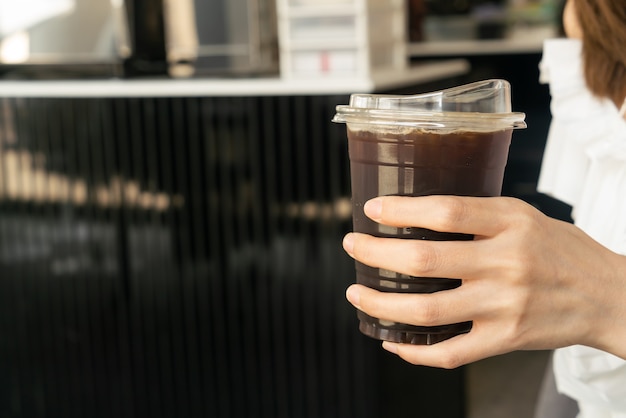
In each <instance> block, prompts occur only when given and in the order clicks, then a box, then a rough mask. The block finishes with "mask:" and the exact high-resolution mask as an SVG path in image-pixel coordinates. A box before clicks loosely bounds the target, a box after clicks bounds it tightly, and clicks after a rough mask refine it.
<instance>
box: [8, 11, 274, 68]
mask: <svg viewBox="0 0 626 418" xmlns="http://www.w3.org/2000/svg"><path fill="white" fill-rule="evenodd" d="M2 1H6V0H0V13H2V17H1V18H0V78H89V77H111V76H114V77H126V78H131V77H154V76H165V77H192V76H214V75H219V76H231V75H235V76H237V75H256V74H268V73H277V72H278V53H277V51H278V47H277V45H278V40H277V24H276V12H275V7H274V1H273V0H24V1H23V2H22V1H20V2H14V1H12V2H9V1H7V3H6V4H11V5H12V6H8V7H7V6H4V7H3V4H4V3H2ZM38 1H40V2H42V3H41V4H39V6H41V5H44V7H46V5H47V6H50V5H51V4H55V3H56V4H57V5H58V7H57V9H56V10H52V9H51V8H50V7H48V9H50V12H49V13H47V14H46V15H45V16H41V18H40V19H38V20H33V19H30V20H28V19H27V21H26V22H25V23H24V25H23V27H9V25H6V24H5V25H3V24H2V23H3V22H11V21H16V20H19V19H18V18H19V17H20V16H26V15H29V16H32V13H31V12H30V11H26V9H25V8H26V7H37V4H36V3H37V2H38ZM30 3H32V5H31V4H30ZM26 12H28V13H26ZM13 26H15V25H13Z"/></svg>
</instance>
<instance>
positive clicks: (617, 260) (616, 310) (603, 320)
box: [593, 253, 626, 360]
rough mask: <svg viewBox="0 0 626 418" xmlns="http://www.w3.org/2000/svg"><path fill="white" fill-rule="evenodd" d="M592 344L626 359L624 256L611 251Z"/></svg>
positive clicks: (625, 268) (625, 272)
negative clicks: (601, 306)
mask: <svg viewBox="0 0 626 418" xmlns="http://www.w3.org/2000/svg"><path fill="white" fill-rule="evenodd" d="M608 266H609V267H610V268H608V269H607V272H608V274H607V278H606V280H603V281H602V284H600V283H599V284H598V285H601V286H604V291H603V293H604V297H603V298H602V299H603V308H602V309H601V310H600V313H601V314H600V315H599V316H598V318H597V330H598V333H597V334H596V335H595V341H594V342H593V346H594V347H595V348H598V349H600V350H603V351H606V352H608V353H611V354H614V355H616V356H618V357H621V358H623V359H624V360H626V256H623V255H619V254H615V253H612V257H611V261H610V262H609V263H608Z"/></svg>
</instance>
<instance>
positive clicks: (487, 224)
mask: <svg viewBox="0 0 626 418" xmlns="http://www.w3.org/2000/svg"><path fill="white" fill-rule="evenodd" d="M524 206H525V204H522V203H521V202H520V201H517V200H515V199H509V198H484V197H459V196H423V197H401V196H385V197H378V198H375V199H372V200H370V201H368V202H367V203H366V204H365V207H364V210H365V214H366V215H367V216H368V217H369V218H371V219H372V220H374V221H376V222H378V223H381V224H384V225H389V226H395V227H409V226H410V227H421V228H427V229H431V230H434V231H439V232H458V233H465V234H473V235H479V236H485V235H487V236H491V235H494V234H496V233H498V232H500V231H502V230H503V229H504V228H506V226H507V225H508V224H509V223H510V221H511V214H512V213H513V212H515V211H517V210H521V208H522V207H524ZM502 215H506V216H502Z"/></svg>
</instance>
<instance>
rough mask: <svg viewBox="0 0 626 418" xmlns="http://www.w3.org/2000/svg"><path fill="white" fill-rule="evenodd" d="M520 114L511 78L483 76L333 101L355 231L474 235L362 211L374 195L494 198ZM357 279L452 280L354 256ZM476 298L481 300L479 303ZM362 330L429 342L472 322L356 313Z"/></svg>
mask: <svg viewBox="0 0 626 418" xmlns="http://www.w3.org/2000/svg"><path fill="white" fill-rule="evenodd" d="M524 119H525V115H524V114H523V113H513V112H511V94H510V84H509V83H508V82H507V81H505V80H486V81H481V82H477V83H472V84H468V85H465V86H460V87H455V88H451V89H447V90H442V91H438V92H433V93H427V94H421V95H413V96H392V95H368V94H354V95H352V96H351V98H350V104H349V105H342V106H337V114H336V115H335V117H334V119H333V122H339V123H346V124H347V133H348V148H349V154H350V171H351V183H352V209H353V224H354V231H355V232H362V233H366V234H370V235H374V236H378V237H393V238H402V239H421V240H437V241H442V240H472V239H473V236H471V235H466V234H460V233H443V232H437V231H431V230H427V229H423V228H393V227H389V226H385V225H380V224H378V223H376V222H374V221H372V220H371V219H369V218H368V217H367V216H365V214H364V212H363V205H364V204H365V202H367V201H368V200H370V199H372V198H374V197H377V196H386V195H396V196H425V195H459V196H484V197H486V196H499V195H500V193H501V190H502V181H503V178H504V169H505V166H506V163H507V158H508V153H509V146H510V143H511V136H512V132H513V130H514V129H520V128H525V127H526V124H525V122H524ZM355 264H356V276H357V283H361V284H363V285H365V286H369V287H371V288H374V289H377V290H380V291H384V292H398V293H433V292H439V291H443V290H448V289H453V288H456V287H458V286H461V284H462V279H463V278H462V277H458V278H425V277H413V276H407V275H404V274H400V273H397V272H394V271H390V270H384V269H379V268H373V267H370V266H367V265H365V264H362V263H360V262H356V263H355ZM477 303H479V301H477ZM358 317H359V320H360V325H359V328H360V330H361V332H363V333H364V334H366V335H369V336H371V337H373V338H377V339H381V340H388V341H394V342H400V343H411V344H422V345H423V344H434V343H437V342H440V341H443V340H446V339H448V338H451V337H453V336H455V335H459V334H462V333H466V332H469V331H470V329H471V327H472V323H471V322H463V323H458V324H450V325H445V326H437V327H421V326H413V325H407V324H400V323H393V322H389V321H383V320H379V319H377V318H373V317H370V316H368V315H366V314H365V313H363V312H361V311H359V312H358Z"/></svg>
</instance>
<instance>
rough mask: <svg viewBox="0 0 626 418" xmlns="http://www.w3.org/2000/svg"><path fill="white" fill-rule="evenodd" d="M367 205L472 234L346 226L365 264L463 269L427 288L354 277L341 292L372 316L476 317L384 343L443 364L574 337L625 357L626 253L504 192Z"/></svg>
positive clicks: (440, 272) (412, 319) (348, 245)
mask: <svg viewBox="0 0 626 418" xmlns="http://www.w3.org/2000/svg"><path fill="white" fill-rule="evenodd" d="M364 209H365V213H366V215H367V216H368V217H370V218H371V219H373V220H374V221H376V222H379V223H382V224H386V225H390V226H395V227H422V228H428V229H432V230H436V231H441V232H460V233H466V234H473V235H475V239H474V241H443V242H441V241H440V242H436V241H422V240H402V239H391V238H376V237H372V236H369V235H364V234H358V233H351V234H348V235H346V237H345V239H344V243H343V245H344V249H345V250H346V251H347V252H348V254H350V256H352V257H353V258H355V259H357V260H359V261H360V262H362V263H364V264H367V265H370V266H372V267H378V268H384V269H388V270H392V271H396V272H399V273H403V274H408V275H411V276H421V277H449V278H461V279H463V284H462V286H461V287H459V288H457V289H452V290H446V291H443V292H438V293H434V294H398V293H383V292H378V291H375V290H373V289H369V288H367V287H364V286H361V285H353V286H351V287H350V288H349V289H348V290H347V298H348V300H349V301H350V302H351V303H352V304H353V305H354V306H355V307H356V308H358V309H360V310H362V311H364V312H365V313H367V314H368V315H370V316H373V317H377V318H381V319H385V320H389V321H394V322H400V323H408V324H412V325H421V326H436V325H445V324H452V323H457V322H463V321H470V320H471V321H473V328H472V330H471V331H470V332H469V333H468V334H464V335H460V336H457V337H454V338H452V339H449V340H446V341H444V342H441V343H438V344H435V345H432V346H417V345H408V344H395V343H390V342H384V343H383V347H384V348H385V349H387V350H389V351H391V352H393V353H396V354H398V355H399V356H400V357H402V358H403V359H405V360H407V361H409V362H411V363H414V364H422V365H428V366H435V367H444V368H455V367H458V366H461V365H463V364H466V363H470V362H473V361H476V360H479V359H482V358H486V357H490V356H494V355H498V354H503V353H506V352H510V351H515V350H530V349H552V348H558V347H563V346H568V345H573V344H583V345H588V346H592V347H595V348H600V349H603V350H605V351H609V352H613V353H614V354H616V355H619V356H621V357H623V358H626V351H625V350H626V325H625V324H626V307H625V305H626V303H625V302H624V301H626V258H625V257H623V256H620V255H618V254H615V253H613V252H611V251H609V250H608V249H606V248H605V247H603V246H601V245H600V244H598V243H597V242H596V241H594V240H593V239H591V238H590V237H589V236H588V235H586V234H585V233H583V232H582V231H581V230H580V229H579V228H577V227H575V226H574V225H571V224H569V223H566V222H561V221H558V220H555V219H552V218H549V217H547V216H545V215H543V214H542V213H541V212H539V211H538V210H537V209H535V208H534V207H532V206H530V205H528V204H526V203H524V202H522V201H520V200H517V199H512V198H504V197H497V198H474V197H458V196H427V197H392V196H388V197H382V198H376V199H373V200H371V201H369V202H368V203H367V204H366V205H365V208H364Z"/></svg>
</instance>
